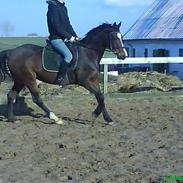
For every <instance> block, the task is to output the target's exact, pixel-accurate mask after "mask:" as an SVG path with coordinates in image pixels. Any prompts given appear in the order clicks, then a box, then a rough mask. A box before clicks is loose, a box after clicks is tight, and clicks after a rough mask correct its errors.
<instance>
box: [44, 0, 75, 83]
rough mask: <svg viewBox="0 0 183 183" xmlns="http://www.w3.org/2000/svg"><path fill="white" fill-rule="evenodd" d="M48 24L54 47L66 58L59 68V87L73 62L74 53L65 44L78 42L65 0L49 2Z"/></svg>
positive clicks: (49, 0)
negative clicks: (66, 41)
mask: <svg viewBox="0 0 183 183" xmlns="http://www.w3.org/2000/svg"><path fill="white" fill-rule="evenodd" d="M47 3H48V12H47V24H48V30H49V33H50V35H49V39H50V42H51V44H52V46H53V47H54V48H55V49H56V50H57V51H58V52H59V53H60V54H61V55H63V56H64V62H63V64H61V67H60V68H59V72H58V75H57V79H56V81H55V83H56V84H58V85H63V81H64V78H65V75H66V73H67V69H68V67H69V65H70V62H71V60H72V53H71V52H70V50H69V49H68V47H67V46H66V44H65V43H64V41H65V40H68V41H70V42H74V41H76V40H78V37H77V34H76V33H75V31H74V29H73V27H72V25H71V24H70V20H69V16H68V12H67V7H66V6H65V3H64V0H48V1H47Z"/></svg>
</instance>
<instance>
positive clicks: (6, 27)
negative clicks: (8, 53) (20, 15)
mask: <svg viewBox="0 0 183 183" xmlns="http://www.w3.org/2000/svg"><path fill="white" fill-rule="evenodd" d="M1 30H2V33H3V35H4V36H5V37H8V36H10V35H11V34H12V32H13V31H14V25H13V24H12V23H11V22H10V21H8V20H7V21H5V22H3V23H2V24H1Z"/></svg>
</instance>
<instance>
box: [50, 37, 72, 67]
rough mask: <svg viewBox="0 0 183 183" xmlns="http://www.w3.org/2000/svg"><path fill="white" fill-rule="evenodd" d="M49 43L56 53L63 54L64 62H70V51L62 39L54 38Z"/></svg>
mask: <svg viewBox="0 0 183 183" xmlns="http://www.w3.org/2000/svg"><path fill="white" fill-rule="evenodd" d="M51 44H52V46H53V47H54V48H55V49H56V50H57V51H58V53H60V54H61V55H63V56H64V60H65V62H67V63H68V64H70V62H71V60H72V53H71V51H70V50H69V48H68V47H67V46H66V44H65V43H64V41H63V40H62V39H54V40H51Z"/></svg>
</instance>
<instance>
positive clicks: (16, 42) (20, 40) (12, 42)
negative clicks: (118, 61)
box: [0, 37, 115, 57]
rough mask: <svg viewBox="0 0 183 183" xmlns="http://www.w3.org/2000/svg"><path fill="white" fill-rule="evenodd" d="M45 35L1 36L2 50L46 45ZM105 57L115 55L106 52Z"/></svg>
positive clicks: (0, 48)
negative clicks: (27, 45) (24, 45)
mask: <svg viewBox="0 0 183 183" xmlns="http://www.w3.org/2000/svg"><path fill="white" fill-rule="evenodd" d="M46 39H47V38H45V37H0V51H2V50H6V49H11V48H15V47H17V46H20V45H22V44H35V45H39V46H45V45H46V41H45V40H46ZM104 57H115V56H114V55H113V54H112V53H109V52H105V54H104Z"/></svg>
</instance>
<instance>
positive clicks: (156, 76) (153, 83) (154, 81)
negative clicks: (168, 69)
mask: <svg viewBox="0 0 183 183" xmlns="http://www.w3.org/2000/svg"><path fill="white" fill-rule="evenodd" d="M182 86H183V85H182V81H181V80H180V79H178V78H177V77H176V76H168V75H166V74H161V73H158V72H129V73H124V74H121V75H119V76H118V77H116V78H114V77H111V78H110V77H109V92H116V91H118V92H121V93H128V92H137V91H146V90H150V89H157V90H160V91H166V92H167V91H171V90H175V89H180V88H182Z"/></svg>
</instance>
